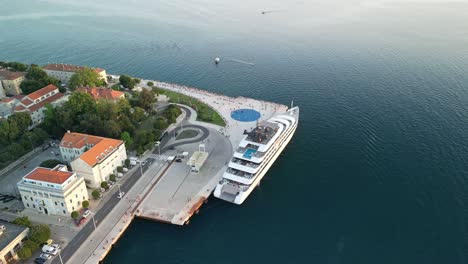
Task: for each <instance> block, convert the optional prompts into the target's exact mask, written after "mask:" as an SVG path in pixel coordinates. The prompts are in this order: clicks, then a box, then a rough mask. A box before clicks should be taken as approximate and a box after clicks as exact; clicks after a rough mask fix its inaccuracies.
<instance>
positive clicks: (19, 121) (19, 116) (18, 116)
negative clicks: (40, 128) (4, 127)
mask: <svg viewBox="0 0 468 264" xmlns="http://www.w3.org/2000/svg"><path fill="white" fill-rule="evenodd" d="M8 122H10V124H11V123H16V125H17V127H18V130H19V131H20V132H21V134H22V133H23V132H25V131H26V130H27V129H28V127H29V126H30V125H31V124H32V120H31V116H30V115H29V114H28V113H15V114H13V115H11V116H10V117H9V118H8Z"/></svg>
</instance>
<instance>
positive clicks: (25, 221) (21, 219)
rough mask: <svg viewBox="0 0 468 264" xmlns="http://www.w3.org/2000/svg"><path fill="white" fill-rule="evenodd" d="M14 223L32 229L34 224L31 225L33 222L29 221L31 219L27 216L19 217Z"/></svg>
mask: <svg viewBox="0 0 468 264" xmlns="http://www.w3.org/2000/svg"><path fill="white" fill-rule="evenodd" d="M12 223H13V224H15V225H20V226H26V227H32V223H31V221H30V220H29V218H28V217H27V216H23V217H18V218H16V219H15V220H13V222H12Z"/></svg>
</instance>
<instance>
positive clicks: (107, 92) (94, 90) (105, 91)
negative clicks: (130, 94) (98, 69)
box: [75, 87, 125, 101]
mask: <svg viewBox="0 0 468 264" xmlns="http://www.w3.org/2000/svg"><path fill="white" fill-rule="evenodd" d="M75 92H82V93H87V94H89V95H91V96H92V97H93V98H94V100H99V99H105V100H111V101H118V100H120V99H122V98H125V93H123V92H120V91H115V90H112V89H109V88H105V87H80V88H76V89H75Z"/></svg>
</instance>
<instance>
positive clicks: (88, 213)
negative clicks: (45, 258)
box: [52, 209, 91, 246]
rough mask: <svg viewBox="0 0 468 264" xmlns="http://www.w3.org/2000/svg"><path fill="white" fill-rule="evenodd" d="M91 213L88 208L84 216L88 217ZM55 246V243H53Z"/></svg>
mask: <svg viewBox="0 0 468 264" xmlns="http://www.w3.org/2000/svg"><path fill="white" fill-rule="evenodd" d="M90 214H91V211H89V210H88V209H86V210H85V211H84V213H83V217H84V218H86V217H88V216H89V215H90ZM52 246H53V245H52Z"/></svg>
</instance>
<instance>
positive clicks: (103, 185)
mask: <svg viewBox="0 0 468 264" xmlns="http://www.w3.org/2000/svg"><path fill="white" fill-rule="evenodd" d="M101 188H104V189H106V190H107V189H109V184H108V183H107V182H106V181H103V182H101Z"/></svg>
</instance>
